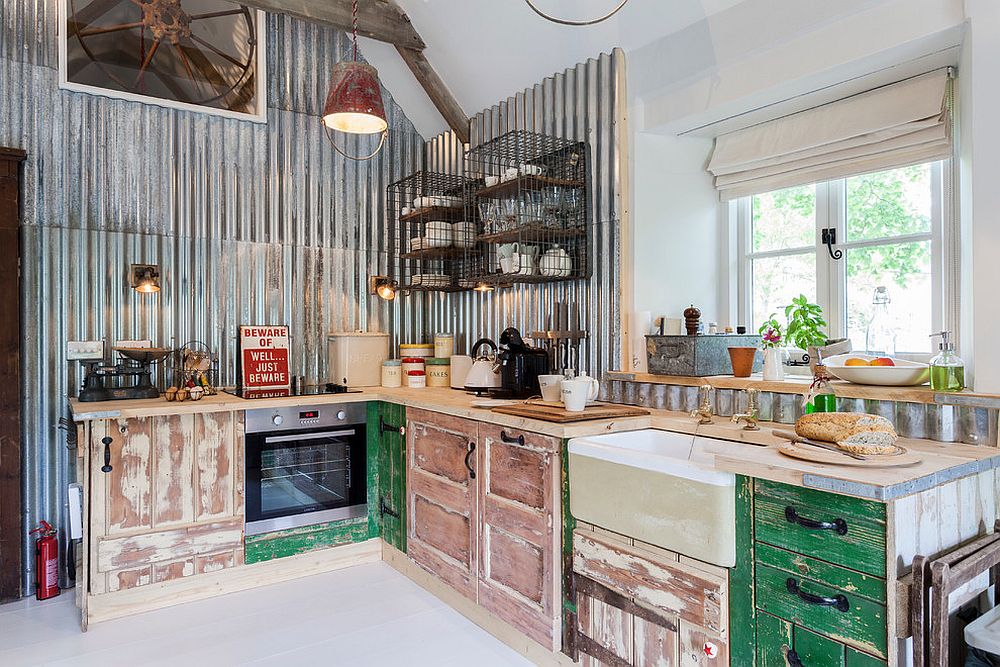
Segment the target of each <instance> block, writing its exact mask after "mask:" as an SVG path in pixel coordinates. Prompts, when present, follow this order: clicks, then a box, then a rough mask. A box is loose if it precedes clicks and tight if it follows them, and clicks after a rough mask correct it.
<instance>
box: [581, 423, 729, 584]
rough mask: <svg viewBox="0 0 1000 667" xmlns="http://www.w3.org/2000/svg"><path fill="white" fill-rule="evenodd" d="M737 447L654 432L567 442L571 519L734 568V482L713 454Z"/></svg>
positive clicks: (615, 434)
mask: <svg viewBox="0 0 1000 667" xmlns="http://www.w3.org/2000/svg"><path fill="white" fill-rule="evenodd" d="M734 447H739V445H735V444H734V443H730V442H726V441H724V440H713V439H710V438H702V437H697V436H693V435H685V434H683V433H671V432H669V431H660V430H656V429H645V430H641V431H626V432H624V433H613V434H609V435H598V436H589V437H581V438H573V439H572V440H570V441H569V493H570V496H569V499H570V500H569V502H570V512H572V514H573V516H574V517H576V518H577V519H578V520H580V521H585V522H587V523H591V524H594V525H596V526H600V527H601V528H606V529H607V530H611V531H614V532H616V533H620V534H622V535H626V536H628V537H633V538H635V539H637V540H641V541H643V542H648V543H650V544H654V545H656V546H658V547H662V548H664V549H668V550H670V551H674V552H677V553H680V554H683V555H685V556H690V557H691V558H697V559H698V560H701V561H705V562H707V563H712V564H714V565H720V566H722V567H732V566H733V565H735V563H736V476H735V475H734V474H733V473H730V472H724V471H722V470H716V469H715V466H714V459H715V456H714V454H715V453H716V452H723V451H732V450H733V448H734Z"/></svg>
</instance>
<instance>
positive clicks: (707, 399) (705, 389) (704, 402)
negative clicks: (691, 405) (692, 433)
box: [691, 384, 714, 425]
mask: <svg viewBox="0 0 1000 667" xmlns="http://www.w3.org/2000/svg"><path fill="white" fill-rule="evenodd" d="M698 400H699V402H700V403H701V405H699V406H698V409H697V410H692V411H691V416H692V417H697V418H698V423H699V424H702V425H704V424H711V423H712V415H713V414H714V413H713V412H712V386H711V385H708V384H703V385H701V387H699V388H698Z"/></svg>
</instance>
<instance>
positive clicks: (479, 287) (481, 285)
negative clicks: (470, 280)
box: [472, 283, 493, 292]
mask: <svg viewBox="0 0 1000 667" xmlns="http://www.w3.org/2000/svg"><path fill="white" fill-rule="evenodd" d="M472 289H474V290H475V291H477V292H492V291H493V286H492V285H487V284H486V283H479V284H478V285H476V286H475V287H473V288H472Z"/></svg>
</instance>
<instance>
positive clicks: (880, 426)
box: [795, 412, 896, 445]
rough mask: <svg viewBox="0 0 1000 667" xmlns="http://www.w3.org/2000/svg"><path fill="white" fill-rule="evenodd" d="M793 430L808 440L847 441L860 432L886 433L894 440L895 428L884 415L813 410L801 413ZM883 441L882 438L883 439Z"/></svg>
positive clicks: (893, 441)
mask: <svg viewBox="0 0 1000 667" xmlns="http://www.w3.org/2000/svg"><path fill="white" fill-rule="evenodd" d="M795 432H796V433H797V434H798V435H800V436H801V437H803V438H809V439H810V440H825V441H826V442H835V443H841V442H848V439H849V438H850V437H851V436H855V435H858V434H861V433H888V434H890V435H891V438H892V443H893V445H895V442H896V429H894V428H893V427H892V422H890V421H889V420H888V419H886V418H885V417H879V416H877V415H866V414H864V413H860V412H814V413H812V414H809V415H802V416H801V417H799V420H798V421H797V422H795ZM883 442H884V440H883Z"/></svg>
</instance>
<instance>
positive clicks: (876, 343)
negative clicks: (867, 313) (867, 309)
mask: <svg viewBox="0 0 1000 667" xmlns="http://www.w3.org/2000/svg"><path fill="white" fill-rule="evenodd" d="M890 302H891V299H889V290H887V289H886V288H885V287H884V286H879V287H876V288H875V294H874V296H873V297H872V317H871V319H870V320H868V331H867V332H866V334H865V350H866V351H867V352H868V354H872V355H885V356H887V357H891V356H893V355H894V354H896V330H895V329H894V328H893V326H892V321H891V320H890V318H889V303H890Z"/></svg>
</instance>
